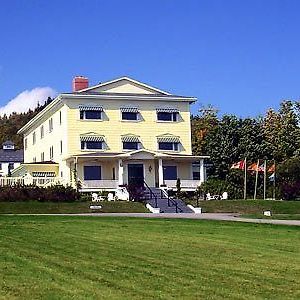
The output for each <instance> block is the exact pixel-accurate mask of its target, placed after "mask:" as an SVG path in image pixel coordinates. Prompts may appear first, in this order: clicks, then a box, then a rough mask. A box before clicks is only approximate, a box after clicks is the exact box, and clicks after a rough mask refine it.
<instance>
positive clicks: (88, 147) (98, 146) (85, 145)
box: [81, 141, 103, 150]
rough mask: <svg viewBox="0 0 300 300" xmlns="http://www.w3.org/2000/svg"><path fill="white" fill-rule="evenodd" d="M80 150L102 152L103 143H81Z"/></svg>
mask: <svg viewBox="0 0 300 300" xmlns="http://www.w3.org/2000/svg"><path fill="white" fill-rule="evenodd" d="M81 149H82V150H102V149H103V142H99V141H82V142H81Z"/></svg>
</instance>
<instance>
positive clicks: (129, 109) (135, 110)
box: [120, 106, 139, 113]
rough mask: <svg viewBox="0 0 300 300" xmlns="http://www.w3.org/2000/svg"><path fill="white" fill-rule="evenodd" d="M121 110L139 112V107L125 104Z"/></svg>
mask: <svg viewBox="0 0 300 300" xmlns="http://www.w3.org/2000/svg"><path fill="white" fill-rule="evenodd" d="M120 110H121V112H131V113H138V112H139V109H138V108H137V107H136V106H124V107H121V108H120Z"/></svg>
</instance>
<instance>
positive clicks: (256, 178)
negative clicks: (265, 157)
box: [253, 159, 259, 200]
mask: <svg viewBox="0 0 300 300" xmlns="http://www.w3.org/2000/svg"><path fill="white" fill-rule="evenodd" d="M258 168H259V159H258V160H257V166H256V176H255V188H254V198H253V199H254V200H256V190H257V180H258Z"/></svg>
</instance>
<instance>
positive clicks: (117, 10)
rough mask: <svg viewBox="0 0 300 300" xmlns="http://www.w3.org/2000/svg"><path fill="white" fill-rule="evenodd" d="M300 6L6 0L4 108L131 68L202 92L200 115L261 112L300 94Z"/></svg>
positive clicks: (166, 84) (179, 89)
mask: <svg viewBox="0 0 300 300" xmlns="http://www.w3.org/2000/svg"><path fill="white" fill-rule="evenodd" d="M299 10H300V1H296V0H295V1H293V0H289V1H284V0H281V1H277V0H259V1H255V0H251V1H246V0H245V1H235V0H223V1H221V0H207V1H201V0H198V1H189V0H185V1H176V0H170V1H167V0H157V1H155V0H151V1H141V0H139V1H131V0H127V1H121V0H120V1H116V0H110V1H100V0H98V1H93V0H89V1H83V0H82V1H78V0H77V1H76V0H73V1H56V0H52V1H34V0H30V1H28V0H23V1H21V0H19V1H17V0H15V1H1V9H0V26H1V33H0V106H4V105H5V104H6V103H7V102H8V101H9V100H11V99H14V98H15V97H16V96H17V95H18V94H20V93H22V92H23V91H26V90H32V89H34V88H36V87H50V88H52V89H54V90H55V91H58V92H63V91H64V92H65V91H70V89H71V80H72V77H73V76H75V75H85V76H87V77H89V79H90V82H91V84H93V83H98V82H99V81H106V80H110V79H113V78H115V77H118V76H123V75H128V76H131V77H133V78H135V79H137V80H140V81H143V82H145V83H148V84H150V85H154V86H156V87H159V88H161V89H164V90H169V91H171V92H173V93H175V94H183V95H190V96H196V97H198V99H199V103H198V104H197V105H196V106H195V107H193V112H194V113H195V112H196V111H197V109H198V108H199V105H200V104H204V105H206V104H212V105H214V106H216V107H217V108H218V109H219V110H220V112H221V113H234V114H237V115H240V116H256V115H258V114H262V113H264V112H265V110H266V109H267V108H269V107H274V108H277V107H278V104H279V102H280V101H281V100H282V99H293V100H298V98H299V86H300V84H299V83H300V76H299V71H300V59H299V58H300V51H299V48H300V47H299V46H300V45H299V44H300V41H299V29H300V18H299ZM23 96H24V95H23ZM18 99H19V98H18ZM20 99H22V101H26V97H23V98H20ZM20 99H19V100H20Z"/></svg>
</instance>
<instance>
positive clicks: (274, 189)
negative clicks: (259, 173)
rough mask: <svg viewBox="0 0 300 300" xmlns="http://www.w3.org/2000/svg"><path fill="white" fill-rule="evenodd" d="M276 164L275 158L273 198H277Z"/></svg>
mask: <svg viewBox="0 0 300 300" xmlns="http://www.w3.org/2000/svg"><path fill="white" fill-rule="evenodd" d="M275 182H276V165H275V159H274V180H273V199H274V200H275V199H276V198H275V197H276V195H275V194H276V183H275Z"/></svg>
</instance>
